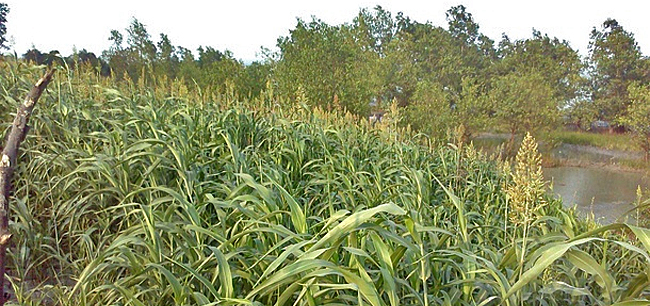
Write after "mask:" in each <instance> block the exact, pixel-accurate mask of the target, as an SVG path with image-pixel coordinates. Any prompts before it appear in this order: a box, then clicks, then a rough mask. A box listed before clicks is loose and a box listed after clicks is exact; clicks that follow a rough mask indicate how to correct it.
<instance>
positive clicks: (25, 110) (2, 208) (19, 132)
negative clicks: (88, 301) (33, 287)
mask: <svg viewBox="0 0 650 306" xmlns="http://www.w3.org/2000/svg"><path fill="white" fill-rule="evenodd" d="M53 75H54V70H50V71H48V72H47V73H46V74H45V75H44V76H43V77H42V78H41V79H40V80H38V82H36V84H35V85H34V87H33V88H32V90H30V91H29V93H28V94H27V96H26V97H25V101H24V102H23V103H22V104H21V105H20V106H18V111H17V112H16V118H15V119H14V123H13V125H12V127H11V132H10V133H9V135H8V136H7V139H6V141H5V147H4V150H2V157H1V158H0V306H2V305H4V303H5V302H6V300H7V299H6V297H5V292H4V283H5V282H4V275H5V264H6V263H5V261H6V260H5V257H6V251H7V245H8V244H9V240H10V239H11V233H10V231H9V197H10V195H11V191H12V185H11V180H12V178H13V174H14V170H15V167H16V159H17V157H18V148H19V147H20V143H21V142H22V141H23V140H24V139H25V136H26V135H27V131H28V130H29V126H28V125H27V123H28V121H29V117H30V116H31V115H32V111H33V110H34V106H35V105H36V102H37V101H38V98H40V97H41V94H42V93H43V91H44V90H45V88H46V87H47V84H49V83H50V81H51V80H52V76H53Z"/></svg>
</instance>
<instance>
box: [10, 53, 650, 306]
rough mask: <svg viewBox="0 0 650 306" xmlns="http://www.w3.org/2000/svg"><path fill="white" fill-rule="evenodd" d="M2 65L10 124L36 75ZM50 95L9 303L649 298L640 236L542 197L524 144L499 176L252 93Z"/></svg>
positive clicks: (68, 81) (31, 142) (29, 180)
mask: <svg viewBox="0 0 650 306" xmlns="http://www.w3.org/2000/svg"><path fill="white" fill-rule="evenodd" d="M0 68H1V69H2V70H3V73H2V74H0V78H2V80H1V82H0V84H2V87H3V90H4V95H5V99H3V100H2V103H3V104H2V109H3V112H2V113H0V116H6V117H7V118H9V117H10V112H11V111H12V110H13V109H15V105H16V103H19V102H17V101H20V99H19V97H21V96H22V94H23V93H24V90H25V89H26V88H29V86H31V84H32V83H33V81H34V80H35V79H36V78H37V77H38V75H39V74H40V72H41V69H40V68H34V67H29V66H24V65H22V64H18V65H14V64H7V63H4V64H3V66H1V67H0ZM50 88H51V90H50V91H49V92H48V93H47V94H45V95H44V96H43V97H42V98H41V103H40V104H39V108H38V109H37V112H36V113H35V115H34V117H33V121H32V122H33V125H34V126H33V127H32V129H31V130H30V134H29V136H28V138H27V139H26V141H25V143H24V150H23V155H22V157H21V158H20V161H19V165H18V167H19V169H18V171H17V174H16V175H17V177H18V179H17V181H16V182H15V186H16V192H15V198H14V201H13V202H12V212H11V216H12V223H11V229H12V231H13V233H14V239H13V243H14V245H13V246H12V247H11V249H10V251H9V258H10V259H11V262H10V265H9V267H10V272H9V279H10V280H11V283H12V286H13V289H14V290H15V293H16V294H15V296H16V300H15V301H14V302H17V303H19V304H21V305H42V304H56V305H111V304H121V305H150V304H154V305H170V304H177V305H216V304H219V305H236V304H245V305H289V304H293V305H324V304H339V305H362V304H363V305H376V306H379V305H398V304H404V305H440V304H449V305H528V304H530V305H532V304H547V305H567V304H571V305H595V304H602V305H616V304H617V303H618V305H629V304H630V303H631V304H632V305H635V303H645V302H642V301H645V299H647V298H648V286H649V285H650V280H649V279H648V278H647V277H646V276H647V275H648V273H650V270H648V269H649V268H648V267H649V266H650V265H648V264H649V263H650V254H649V250H650V239H649V238H648V237H650V230H647V229H645V228H641V227H634V226H627V225H623V224H615V225H610V226H608V227H596V225H594V224H591V223H587V222H584V221H580V220H579V219H577V218H576V216H575V213H574V212H572V211H566V210H564V209H563V208H562V204H561V203H560V202H558V201H556V200H553V199H551V198H549V197H547V196H546V195H545V194H544V193H540V192H541V191H542V190H543V186H540V178H539V173H538V172H539V171H538V170H539V158H538V155H537V154H536V148H535V147H536V145H535V144H534V142H532V141H530V140H528V142H527V144H526V146H525V147H526V148H527V149H526V150H523V151H522V153H521V154H520V155H521V157H520V158H518V160H517V163H516V164H517V165H516V167H515V170H511V167H510V166H509V165H508V164H499V163H496V162H494V161H492V160H490V159H489V158H488V157H486V156H485V155H484V154H483V153H481V152H479V151H477V150H476V149H475V148H474V147H473V146H471V145H469V146H466V145H463V144H462V143H458V144H451V145H445V146H434V145H426V138H425V137H423V136H421V135H410V134H409V133H407V132H400V131H399V129H398V128H397V127H396V125H395V124H394V123H393V122H391V120H390V115H389V116H387V120H385V121H384V122H383V123H382V125H381V126H378V127H376V128H370V127H368V126H367V125H366V124H365V123H364V122H365V121H364V120H363V119H359V118H355V117H353V116H350V115H347V114H345V113H343V112H341V111H337V110H334V111H332V112H323V111H320V110H318V109H310V108H307V107H305V106H304V105H302V104H300V103H295V102H292V101H278V100H277V99H276V98H275V97H274V96H273V95H272V94H270V93H269V94H267V95H265V96H264V97H263V98H261V99H259V100H252V101H247V100H241V99H237V98H236V97H232V96H220V95H212V94H209V93H206V92H199V91H196V90H193V89H191V88H187V87H185V86H184V85H183V83H181V82H171V83H170V82H161V83H158V84H156V85H154V86H151V85H150V86H146V87H145V86H140V85H138V84H132V83H121V82H116V81H115V80H112V79H104V78H99V77H96V76H95V75H94V74H92V73H79V72H77V73H67V72H64V71H61V72H59V74H58V75H57V76H56V78H55V80H54V83H53V84H52V86H51V87H50ZM7 118H3V122H6V123H5V124H6V125H8V124H9V122H10V121H9V120H6V119H7ZM423 144H424V145H423ZM620 234H625V235H620ZM628 237H629V238H628ZM635 237H638V239H639V240H638V241H637V240H636V238H635ZM628 239H629V240H628ZM632 301H638V302H632Z"/></svg>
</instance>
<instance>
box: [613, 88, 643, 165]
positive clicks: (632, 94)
mask: <svg viewBox="0 0 650 306" xmlns="http://www.w3.org/2000/svg"><path fill="white" fill-rule="evenodd" d="M628 92H629V99H630V105H629V107H628V108H627V109H626V111H625V113H624V114H623V115H622V116H621V118H620V122H621V123H622V124H624V125H625V126H626V127H627V128H629V129H630V130H631V131H632V132H633V133H634V135H635V138H636V139H637V143H638V144H639V147H641V149H643V151H644V152H645V159H646V161H647V160H648V157H649V156H650V85H647V84H646V85H641V84H639V83H632V84H631V85H630V87H629V88H628Z"/></svg>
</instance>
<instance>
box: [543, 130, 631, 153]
mask: <svg viewBox="0 0 650 306" xmlns="http://www.w3.org/2000/svg"><path fill="white" fill-rule="evenodd" d="M549 138H551V139H553V140H555V141H557V142H560V143H568V144H575V145H583V146H593V147H597V148H603V149H608V150H618V151H627V152H633V151H637V150H639V147H638V146H636V144H635V142H634V139H633V137H632V135H630V134H600V133H585V132H577V131H573V132H572V131H554V132H552V133H551V134H550V135H549Z"/></svg>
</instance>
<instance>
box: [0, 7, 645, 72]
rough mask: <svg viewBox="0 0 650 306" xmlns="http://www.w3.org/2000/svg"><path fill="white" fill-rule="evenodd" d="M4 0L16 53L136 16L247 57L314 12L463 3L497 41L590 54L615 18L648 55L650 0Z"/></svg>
mask: <svg viewBox="0 0 650 306" xmlns="http://www.w3.org/2000/svg"><path fill="white" fill-rule="evenodd" d="M0 2H4V3H7V4H8V5H9V8H10V10H11V11H10V13H9V15H8V16H7V19H8V23H7V37H8V38H9V40H10V42H9V43H10V44H12V46H11V47H12V49H11V50H12V51H13V50H15V51H16V52H17V53H18V54H19V55H22V54H23V53H25V51H26V50H27V49H29V48H31V47H32V46H34V47H36V48H37V49H38V50H40V51H41V52H49V51H50V50H59V51H60V52H61V53H62V54H63V55H69V54H70V53H72V50H73V46H76V48H77V49H82V48H85V49H87V50H89V51H92V52H95V53H96V54H98V55H99V54H100V53H101V51H102V50H105V49H107V48H108V47H109V45H110V42H109V41H108V37H109V34H110V30H112V29H117V30H120V31H121V32H122V33H125V31H124V29H125V28H126V27H128V26H129V24H130V22H131V19H132V17H135V18H137V19H138V20H139V21H140V22H142V23H143V24H144V25H145V26H146V27H147V30H148V31H149V33H150V34H151V37H152V39H153V40H154V42H157V41H158V39H159V34H160V33H161V32H162V33H165V34H167V35H168V36H169V38H170V39H171V41H172V43H173V44H174V45H176V46H179V45H180V46H183V47H186V48H189V49H192V50H195V49H196V48H197V47H198V46H200V45H203V46H212V47H214V48H216V49H217V50H225V49H228V50H230V51H232V52H233V54H234V56H235V57H236V58H239V59H244V60H247V61H250V60H254V59H256V58H257V59H259V58H260V56H259V53H260V52H259V51H260V48H261V47H262V46H263V47H267V48H274V47H275V44H276V41H277V39H278V37H280V36H286V35H288V34H289V30H290V29H293V28H294V27H295V25H296V18H297V17H299V18H302V19H304V20H311V16H316V17H317V18H319V19H321V20H323V21H324V22H326V23H328V24H330V25H336V24H341V23H344V22H351V21H352V19H353V18H354V17H355V16H356V14H357V13H358V11H359V8H363V7H367V8H373V7H374V6H376V5H381V6H382V7H384V8H385V9H386V10H388V11H390V12H392V13H393V16H394V15H395V14H396V13H397V12H400V11H401V12H404V14H405V15H406V16H409V17H410V18H411V19H412V20H416V21H419V22H423V23H424V22H427V21H430V22H431V23H432V24H434V25H437V26H443V27H446V21H445V11H447V10H448V9H449V8H450V7H452V6H455V5H458V4H463V5H465V6H466V8H467V11H468V12H470V13H472V15H473V17H474V20H475V21H476V22H477V23H478V24H479V26H480V31H481V32H482V33H484V34H486V35H487V36H489V37H490V38H492V39H493V40H495V41H496V42H498V41H499V40H500V39H501V34H502V33H506V34H507V35H508V36H509V37H510V38H511V39H521V38H529V37H531V33H532V29H533V28H535V29H537V30H539V31H541V32H542V33H544V34H549V36H551V37H558V38H560V39H566V40H567V41H569V42H570V43H571V46H572V47H573V48H574V49H577V50H579V51H580V53H581V54H582V55H585V54H587V45H588V42H589V33H590V32H591V30H592V28H593V27H594V26H598V27H600V25H601V24H602V23H603V22H604V21H605V20H606V19H607V18H608V17H611V18H615V19H616V20H618V22H619V23H620V24H621V25H622V26H623V27H624V28H625V29H626V30H628V31H631V32H632V33H634V35H635V38H636V40H637V42H638V43H639V46H640V47H641V51H642V52H643V53H644V54H645V55H649V54H650V10H648V9H649V8H650V1H647V0H635V1H632V0H618V1H612V0H608V1H600V0H597V1H582V0H581V1H573V0H563V1H558V0H544V1H541V0H537V1H529V0H493V1H489V0H453V1H448V0H420V1H412V0H399V1H381V0H374V1H368V0H328V1H284V0H278V1H272V0H268V1H250V0H228V1H197V0H184V1H167V0H159V1H141V0H128V1H126V0H112V1H95V0H83V1H82V0H0Z"/></svg>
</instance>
